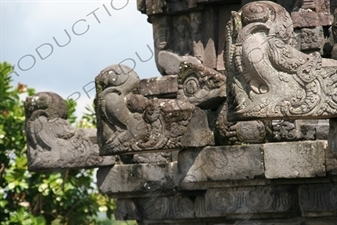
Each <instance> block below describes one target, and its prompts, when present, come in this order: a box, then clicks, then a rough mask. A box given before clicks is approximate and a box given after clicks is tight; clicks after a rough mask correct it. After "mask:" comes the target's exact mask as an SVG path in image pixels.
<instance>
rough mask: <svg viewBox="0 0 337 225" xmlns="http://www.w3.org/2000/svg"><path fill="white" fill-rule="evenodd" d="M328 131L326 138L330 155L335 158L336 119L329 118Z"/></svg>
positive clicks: (336, 150)
mask: <svg viewBox="0 0 337 225" xmlns="http://www.w3.org/2000/svg"><path fill="white" fill-rule="evenodd" d="M329 124H330V129H329V136H328V144H329V150H330V151H331V153H332V155H334V156H337V139H336V137H337V119H336V118H331V119H330V120H329Z"/></svg>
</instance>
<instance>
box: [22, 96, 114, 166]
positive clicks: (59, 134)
mask: <svg viewBox="0 0 337 225" xmlns="http://www.w3.org/2000/svg"><path fill="white" fill-rule="evenodd" d="M25 110H26V136H27V141H28V150H27V154H28V168H29V170H56V169H62V168H83V167H97V166H105V165H113V164H114V163H115V158H114V157H113V156H108V157H102V156H99V149H98V146H97V144H95V143H94V142H93V141H92V140H95V139H96V138H95V136H96V130H95V129H86V130H83V129H76V128H74V127H72V126H71V125H70V123H69V122H68V121H67V120H66V118H67V113H68V110H67V105H66V103H65V101H64V100H63V99H62V98H61V97H60V96H59V95H57V94H55V93H51V92H40V93H38V94H36V95H34V96H33V97H27V99H26V101H25Z"/></svg>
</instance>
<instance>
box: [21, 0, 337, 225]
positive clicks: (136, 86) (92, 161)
mask: <svg viewBox="0 0 337 225" xmlns="http://www.w3.org/2000/svg"><path fill="white" fill-rule="evenodd" d="M137 6H138V10H139V11H140V12H141V13H144V14H146V16H147V19H148V22H150V23H151V24H152V26H153V38H154V49H155V59H156V65H157V68H158V71H159V73H160V75H159V76H158V77H154V78H150V79H143V80H140V79H139V77H138V75H137V73H136V72H135V71H133V70H132V69H131V68H129V67H127V66H124V65H111V66H109V67H107V68H105V69H104V70H102V71H101V73H100V74H99V75H98V76H97V77H96V79H95V84H96V99H95V110H96V116H97V130H95V129H93V130H92V129H90V130H89V129H88V130H85V129H84V130H83V129H76V128H72V127H71V126H70V124H69V123H68V122H67V121H66V115H67V109H66V105H65V103H64V101H63V99H62V98H61V97H59V96H58V95H57V94H55V93H51V92H42V93H38V94H36V95H35V96H34V97H30V98H27V100H26V102H25V107H26V118H27V119H26V134H27V140H28V151H27V152H28V159H29V169H30V170H32V171H46V170H58V169H63V168H68V169H69V168H74V169H76V168H92V167H99V170H98V172H97V184H98V187H99V188H100V190H101V191H102V192H103V193H107V194H108V195H109V196H111V197H112V198H117V209H116V211H115V216H116V218H117V219H118V220H137V221H138V224H143V225H147V224H148V225H150V224H151V225H160V224H186V225H188V224H197V225H198V224H200V225H201V224H203V225H220V224H221V225H225V224H226V225H227V224H228V225H229V224H233V225H234V224H243V225H248V224H256V225H260V224H261V225H281V224H290V225H295V224H296V225H333V224H337V186H336V184H337V141H336V139H337V119H336V118H335V117H337V97H336V96H337V94H336V91H335V90H337V89H336V87H337V85H336V83H337V44H336V43H337V1H335V0H331V1H329V0H297V1H295V0H277V1H244V0H243V1H242V2H240V1H230V0H137ZM144 19H145V18H144ZM335 79H336V80H335Z"/></svg>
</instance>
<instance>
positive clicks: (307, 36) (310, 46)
mask: <svg viewBox="0 0 337 225" xmlns="http://www.w3.org/2000/svg"><path fill="white" fill-rule="evenodd" d="M298 30H299V31H298V32H299V37H298V39H299V40H298V41H299V50H301V51H303V52H305V53H313V52H316V51H317V52H320V54H321V55H322V54H323V46H324V43H325V40H324V39H325V38H324V33H323V27H321V26H319V27H310V28H302V29H298ZM295 32H296V31H295Z"/></svg>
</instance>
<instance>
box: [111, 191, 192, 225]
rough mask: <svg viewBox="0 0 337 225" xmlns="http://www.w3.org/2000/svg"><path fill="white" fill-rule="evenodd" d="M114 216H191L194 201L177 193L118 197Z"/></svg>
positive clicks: (132, 218) (155, 217)
mask: <svg viewBox="0 0 337 225" xmlns="http://www.w3.org/2000/svg"><path fill="white" fill-rule="evenodd" d="M115 216H116V218H117V219H119V220H122V219H123V220H124V219H126V220H135V219H139V218H142V219H154V220H155V219H175V218H179V219H184V218H193V217H194V202H193V201H192V200H191V199H190V198H189V197H188V196H184V195H182V194H179V193H177V194H176V195H174V196H170V197H160V196H155V195H154V196H150V197H149V198H138V199H133V200H131V199H119V200H118V201H117V209H116V212H115Z"/></svg>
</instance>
